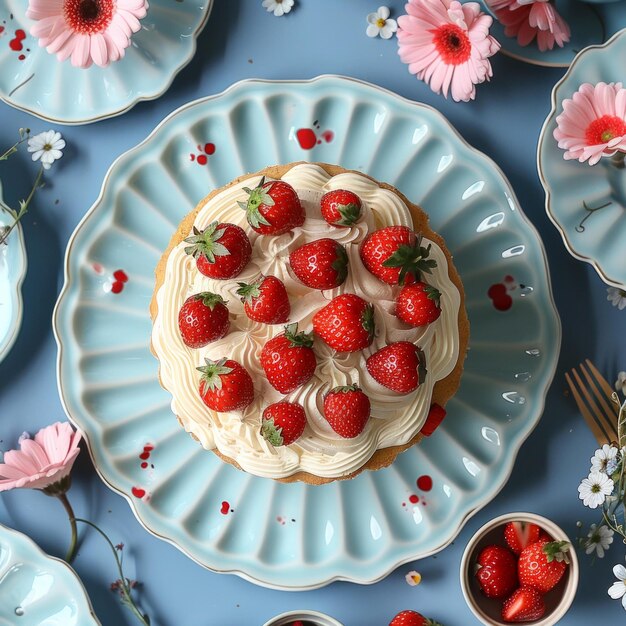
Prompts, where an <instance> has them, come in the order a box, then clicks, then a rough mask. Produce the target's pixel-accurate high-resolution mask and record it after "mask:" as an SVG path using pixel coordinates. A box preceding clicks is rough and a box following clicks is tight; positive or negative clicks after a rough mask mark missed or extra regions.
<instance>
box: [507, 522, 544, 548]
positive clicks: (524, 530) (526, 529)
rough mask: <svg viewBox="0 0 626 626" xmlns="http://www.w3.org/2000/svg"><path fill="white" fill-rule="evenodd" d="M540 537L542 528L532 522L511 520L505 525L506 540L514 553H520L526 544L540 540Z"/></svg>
mask: <svg viewBox="0 0 626 626" xmlns="http://www.w3.org/2000/svg"><path fill="white" fill-rule="evenodd" d="M540 537H541V528H539V526H537V524H533V523H532V522H509V523H508V524H507V525H506V526H505V527H504V540H505V541H506V545H507V546H509V548H510V549H511V552H513V554H517V555H519V554H520V553H521V552H522V550H523V549H524V548H525V547H526V546H528V545H530V544H531V543H535V542H536V541H539V539H540ZM548 541H551V539H548Z"/></svg>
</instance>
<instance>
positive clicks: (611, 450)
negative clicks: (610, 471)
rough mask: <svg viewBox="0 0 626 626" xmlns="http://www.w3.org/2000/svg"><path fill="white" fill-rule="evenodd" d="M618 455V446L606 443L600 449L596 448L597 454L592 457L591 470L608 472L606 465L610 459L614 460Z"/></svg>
mask: <svg viewBox="0 0 626 626" xmlns="http://www.w3.org/2000/svg"><path fill="white" fill-rule="evenodd" d="M616 457H617V448H615V447H614V446H610V445H609V444H608V443H605V444H604V445H603V446H602V447H601V448H600V449H599V450H596V452H595V454H594V455H593V456H592V457H591V469H590V470H589V471H590V472H603V473H605V474H606V473H607V471H606V466H607V465H608V464H609V462H610V461H614V460H615V458H616Z"/></svg>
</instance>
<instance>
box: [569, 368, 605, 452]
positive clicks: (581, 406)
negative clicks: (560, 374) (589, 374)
mask: <svg viewBox="0 0 626 626" xmlns="http://www.w3.org/2000/svg"><path fill="white" fill-rule="evenodd" d="M572 374H573V375H574V376H575V377H577V378H578V380H579V381H580V377H578V374H577V373H576V370H572ZM565 380H567V384H568V385H569V388H570V389H571V391H572V395H573V396H574V400H575V401H576V404H577V406H578V410H579V411H580V412H581V413H582V416H583V417H584V418H585V421H586V422H587V425H588V426H589V428H590V429H591V432H592V433H593V436H594V437H595V438H596V440H597V442H598V443H599V444H600V445H602V444H604V443H608V442H609V439H608V437H607V435H605V434H604V432H603V431H602V430H601V429H600V427H599V426H598V424H597V422H596V420H595V418H594V417H593V415H592V414H591V412H590V411H589V409H588V408H587V405H586V404H585V402H584V400H583V399H582V397H581V395H580V394H579V393H578V388H577V387H576V385H575V384H574V382H573V381H572V379H571V377H570V375H569V374H568V373H567V372H566V373H565ZM581 388H582V387H581Z"/></svg>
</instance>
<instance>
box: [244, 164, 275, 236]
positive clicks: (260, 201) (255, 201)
mask: <svg viewBox="0 0 626 626" xmlns="http://www.w3.org/2000/svg"><path fill="white" fill-rule="evenodd" d="M263 185H265V176H263V177H262V178H261V180H260V181H259V184H258V185H257V186H256V187H255V188H254V189H250V188H249V187H244V188H243V190H244V191H245V192H246V193H247V194H248V196H249V197H248V201H247V202H238V203H237V204H238V205H239V206H240V207H241V208H242V209H243V210H244V211H245V212H246V214H247V218H248V222H249V223H250V225H251V226H252V227H253V228H258V227H259V226H261V224H263V225H265V226H270V223H269V222H268V221H267V219H265V217H263V215H262V214H261V211H260V210H259V207H260V206H261V205H264V206H274V198H272V196H270V194H269V193H268V191H266V190H265V189H263ZM269 189H271V186H270V187H269Z"/></svg>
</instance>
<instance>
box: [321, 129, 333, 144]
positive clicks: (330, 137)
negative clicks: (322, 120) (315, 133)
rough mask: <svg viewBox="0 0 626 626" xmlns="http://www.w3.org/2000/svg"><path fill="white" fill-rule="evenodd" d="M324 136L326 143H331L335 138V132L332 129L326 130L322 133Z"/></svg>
mask: <svg viewBox="0 0 626 626" xmlns="http://www.w3.org/2000/svg"><path fill="white" fill-rule="evenodd" d="M322 137H323V138H324V141H325V142H326V143H330V142H331V141H332V140H333V139H334V138H335V133H333V131H332V130H325V131H324V132H323V133H322Z"/></svg>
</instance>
